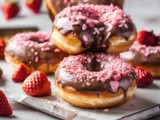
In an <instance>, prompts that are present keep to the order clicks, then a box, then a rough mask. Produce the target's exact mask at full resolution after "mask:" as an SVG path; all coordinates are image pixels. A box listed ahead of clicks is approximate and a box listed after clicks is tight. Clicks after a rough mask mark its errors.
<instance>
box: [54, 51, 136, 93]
mask: <svg viewBox="0 0 160 120" xmlns="http://www.w3.org/2000/svg"><path fill="white" fill-rule="evenodd" d="M97 54H98V55H100V57H99V58H98V57H97V56H98V55H97ZM86 56H87V57H86ZM85 57H86V58H85ZM101 58H103V59H101ZM82 59H83V60H82ZM113 59H114V62H113V63H111V61H113ZM115 62H116V63H115ZM118 62H119V63H118ZM75 64H76V65H75ZM114 64H117V65H114ZM72 70H73V71H72ZM135 79H136V77H135V71H134V69H133V68H132V67H131V66H130V65H128V64H127V63H126V62H125V61H123V60H122V59H120V58H118V57H115V56H112V55H108V56H107V55H105V54H103V53H96V54H91V53H89V54H82V55H78V56H70V57H68V58H66V59H64V60H63V61H62V62H61V63H60V66H59V68H58V69H57V71H56V73H55V80H56V81H57V82H58V83H60V84H61V85H62V86H71V87H73V88H75V89H76V90H79V91H85V90H89V91H103V90H107V91H111V92H117V90H118V88H119V87H121V88H123V89H124V90H125V91H127V90H128V88H130V86H131V85H132V82H133V80H135ZM114 82H115V83H114ZM116 84H118V86H116ZM114 88H115V89H114Z"/></svg>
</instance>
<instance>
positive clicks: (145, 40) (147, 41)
mask: <svg viewBox="0 0 160 120" xmlns="http://www.w3.org/2000/svg"><path fill="white" fill-rule="evenodd" d="M137 40H138V42H139V43H141V44H144V45H147V46H154V45H155V44H156V36H155V35H154V34H153V33H152V32H149V31H146V30H142V31H139V32H138V35H137Z"/></svg>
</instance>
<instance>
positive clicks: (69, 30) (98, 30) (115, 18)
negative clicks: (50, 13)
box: [51, 4, 136, 54]
mask: <svg viewBox="0 0 160 120" xmlns="http://www.w3.org/2000/svg"><path fill="white" fill-rule="evenodd" d="M135 38H136V28H135V26H134V24H133V22H132V20H131V18H130V17H129V15H127V14H126V13H124V12H123V11H122V10H121V9H120V8H119V7H114V6H113V5H110V6H106V5H89V4H85V5H77V6H72V7H67V8H65V9H64V10H62V11H61V12H60V13H59V14H57V16H56V17H55V21H54V24H53V31H52V36H51V39H52V40H53V41H54V43H55V44H56V45H57V46H58V47H59V48H60V49H62V50H63V51H64V52H67V53H69V54H79V53H81V52H84V51H86V50H89V51H98V52H101V51H105V52H107V53H114V54H119V53H120V52H123V51H125V50H128V48H129V47H130V46H131V45H132V43H133V42H134V39H135Z"/></svg>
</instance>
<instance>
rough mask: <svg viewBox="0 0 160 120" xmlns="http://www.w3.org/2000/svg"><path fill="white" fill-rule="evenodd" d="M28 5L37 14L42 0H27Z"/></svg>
mask: <svg viewBox="0 0 160 120" xmlns="http://www.w3.org/2000/svg"><path fill="white" fill-rule="evenodd" d="M25 4H26V6H27V7H28V8H29V9H30V10H31V11H32V12H33V13H35V14H37V13H38V12H39V10H40V7H41V4H42V0H25Z"/></svg>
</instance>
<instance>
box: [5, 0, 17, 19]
mask: <svg viewBox="0 0 160 120" xmlns="http://www.w3.org/2000/svg"><path fill="white" fill-rule="evenodd" d="M2 11H3V14H4V17H5V18H6V19H7V20H8V19H11V18H13V17H15V16H16V15H17V14H18V13H19V11H20V8H19V5H18V2H16V1H13V0H8V1H6V2H4V3H3V4H2Z"/></svg>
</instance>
